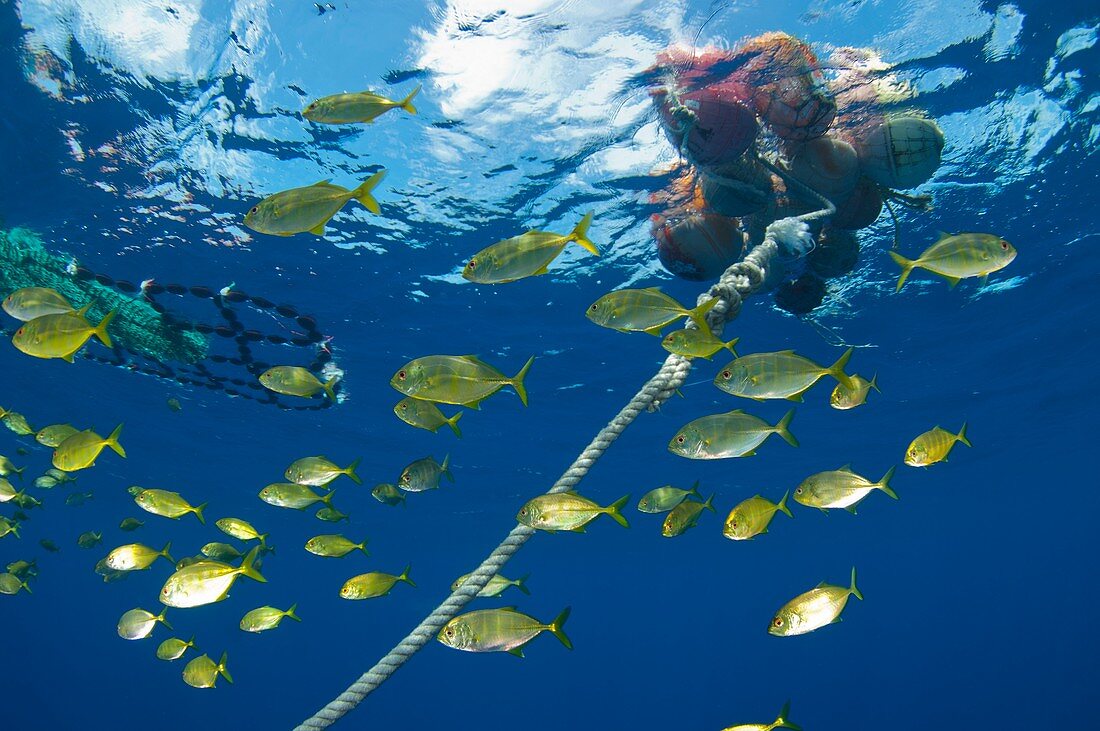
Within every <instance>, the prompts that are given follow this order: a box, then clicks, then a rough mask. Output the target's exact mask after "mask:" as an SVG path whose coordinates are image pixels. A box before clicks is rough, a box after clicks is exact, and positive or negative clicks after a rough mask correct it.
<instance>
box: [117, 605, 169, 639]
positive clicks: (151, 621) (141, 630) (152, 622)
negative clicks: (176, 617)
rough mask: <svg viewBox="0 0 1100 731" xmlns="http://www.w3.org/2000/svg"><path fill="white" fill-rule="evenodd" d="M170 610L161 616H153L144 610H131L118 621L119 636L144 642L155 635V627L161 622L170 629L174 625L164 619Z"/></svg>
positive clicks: (164, 610) (162, 612) (165, 610)
mask: <svg viewBox="0 0 1100 731" xmlns="http://www.w3.org/2000/svg"><path fill="white" fill-rule="evenodd" d="M167 611H168V609H167V608H165V609H163V610H161V613H160V614H153V613H152V612H147V611H145V610H144V609H131V610H130V611H128V612H126V613H125V614H123V615H122V617H120V618H119V620H118V636H119V637H121V638H122V639H124V640H144V639H145V638H146V637H148V636H149V635H151V634H152V633H153V627H155V626H156V625H157V622H160V623H161V624H163V625H164V626H165V627H167V628H168V629H172V625H170V624H168V620H166V619H165V618H164V614H165V612H167Z"/></svg>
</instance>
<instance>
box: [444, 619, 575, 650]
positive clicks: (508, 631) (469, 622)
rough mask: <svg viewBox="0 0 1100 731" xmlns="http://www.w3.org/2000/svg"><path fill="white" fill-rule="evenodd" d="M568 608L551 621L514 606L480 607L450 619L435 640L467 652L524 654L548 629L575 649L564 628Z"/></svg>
mask: <svg viewBox="0 0 1100 731" xmlns="http://www.w3.org/2000/svg"><path fill="white" fill-rule="evenodd" d="M569 612H570V608H569V607H566V608H565V609H563V610H562V612H561V614H559V615H558V616H557V617H555V618H554V621H553V622H551V623H550V624H544V623H542V622H540V621H538V620H537V619H535V618H534V617H529V616H528V615H526V614H523V613H522V612H517V611H516V608H515V607H501V608H499V609H479V610H477V611H474V612H467V613H466V614H460V615H459V616H457V617H455V618H454V619H452V620H451V621H450V622H447V624H445V625H444V626H443V629H441V630H439V634H438V635H436V639H438V640H439V641H440V642H442V643H443V644H444V645H446V646H447V647H452V648H454V649H456V650H462V651H464V652H507V653H509V654H512V655H515V656H516V657H523V648H524V647H525V646H526V645H527V643H528V642H530V641H531V640H533V639H535V638H536V637H538V636H539V635H540V634H542V633H543V632H549V633H550V634H552V635H554V636H555V637H557V638H558V641H559V642H561V643H562V644H563V645H565V647H566V649H569V650H572V649H573V643H572V641H570V639H569V637H568V636H566V634H565V631H564V630H563V629H562V627H564V626H565V620H567V619H569Z"/></svg>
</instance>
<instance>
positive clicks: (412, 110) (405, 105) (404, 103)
mask: <svg viewBox="0 0 1100 731" xmlns="http://www.w3.org/2000/svg"><path fill="white" fill-rule="evenodd" d="M419 93H420V84H417V85H416V88H415V89H413V90H412V91H410V92H409V95H408V96H407V97H405V98H404V99H402V100H401V103H400V104H398V105H397V106H399V107H401V108H402V109H404V110H405V111H406V112H408V113H409V114H416V107H414V106H413V105H412V100H413V99H415V98H416V95H417V94H419Z"/></svg>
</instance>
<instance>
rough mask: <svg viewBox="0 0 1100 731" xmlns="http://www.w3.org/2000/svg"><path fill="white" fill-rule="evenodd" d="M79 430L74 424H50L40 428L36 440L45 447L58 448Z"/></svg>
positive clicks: (35, 436)
mask: <svg viewBox="0 0 1100 731" xmlns="http://www.w3.org/2000/svg"><path fill="white" fill-rule="evenodd" d="M78 431H80V430H79V429H77V428H76V427H75V426H73V425H72V424H50V425H49V426H44V427H42V428H41V429H39V430H38V432H37V433H36V434H35V435H34V440H35V441H36V442H38V443H39V444H41V445H42V446H44V447H50V448H57V447H60V446H61V443H62V442H63V441H65V440H66V439H68V438H69V437H71V436H72V435H73V434H76V433H77V432H78Z"/></svg>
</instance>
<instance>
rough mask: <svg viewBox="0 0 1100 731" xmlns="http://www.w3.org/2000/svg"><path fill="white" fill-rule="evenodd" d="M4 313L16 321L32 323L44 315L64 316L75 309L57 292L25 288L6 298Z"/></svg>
mask: <svg viewBox="0 0 1100 731" xmlns="http://www.w3.org/2000/svg"><path fill="white" fill-rule="evenodd" d="M3 307H4V312H6V313H8V314H9V315H11V316H12V317H14V318H15V319H16V320H20V321H22V322H30V321H31V320H34V319H35V318H38V317H42V316H43V315H62V314H64V313H66V312H72V311H73V310H74V309H76V308H74V307H73V306H72V305H70V304H69V301H68V300H67V299H65V298H64V297H62V296H61V295H60V294H58V292H57V291H56V290H53V289H50V288H48V287H24V288H22V289H17V290H15V291H14V292H12V293H11V294H9V295H8V296H7V297H5V298H4V304H3Z"/></svg>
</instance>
